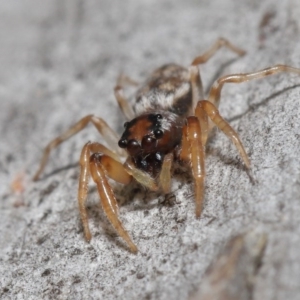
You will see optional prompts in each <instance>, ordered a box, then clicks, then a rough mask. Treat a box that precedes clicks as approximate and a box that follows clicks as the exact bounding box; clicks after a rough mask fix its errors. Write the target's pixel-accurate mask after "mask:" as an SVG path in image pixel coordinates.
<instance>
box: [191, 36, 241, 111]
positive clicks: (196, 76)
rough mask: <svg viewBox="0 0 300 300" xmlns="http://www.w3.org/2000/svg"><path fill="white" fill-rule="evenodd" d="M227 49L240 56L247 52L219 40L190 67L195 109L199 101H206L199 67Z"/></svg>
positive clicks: (224, 40) (221, 39)
mask: <svg viewBox="0 0 300 300" xmlns="http://www.w3.org/2000/svg"><path fill="white" fill-rule="evenodd" d="M222 47H226V48H228V49H229V50H231V51H233V52H235V53H236V54H238V55H239V56H242V55H244V54H245V53H246V52H245V51H244V50H242V49H240V48H238V47H236V46H234V45H233V44H232V43H230V42H229V41H228V40H226V39H224V38H219V39H218V40H217V41H216V42H215V43H214V44H213V45H212V47H211V48H210V49H208V50H207V51H206V52H205V53H204V54H202V55H200V56H197V57H196V58H195V59H194V60H193V62H192V64H191V66H190V67H189V73H190V82H191V87H192V99H193V108H194V107H195V106H196V104H197V101H198V100H199V99H204V92H203V86H202V80H201V76H200V72H199V68H198V65H201V64H204V63H206V62H207V61H208V60H209V59H210V58H211V57H212V56H213V55H214V54H215V53H216V52H217V51H218V50H219V49H220V48H222Z"/></svg>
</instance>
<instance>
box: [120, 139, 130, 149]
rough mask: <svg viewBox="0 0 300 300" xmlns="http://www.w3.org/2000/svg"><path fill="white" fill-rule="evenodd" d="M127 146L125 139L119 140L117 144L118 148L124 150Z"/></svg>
mask: <svg viewBox="0 0 300 300" xmlns="http://www.w3.org/2000/svg"><path fill="white" fill-rule="evenodd" d="M127 144H128V142H127V140H125V139H121V140H119V143H118V145H119V147H120V148H126V147H127Z"/></svg>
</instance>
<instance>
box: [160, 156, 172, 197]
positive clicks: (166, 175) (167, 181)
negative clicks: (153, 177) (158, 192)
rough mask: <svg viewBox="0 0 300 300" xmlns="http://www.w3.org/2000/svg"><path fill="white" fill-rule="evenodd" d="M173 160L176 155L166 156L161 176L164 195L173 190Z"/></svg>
mask: <svg viewBox="0 0 300 300" xmlns="http://www.w3.org/2000/svg"><path fill="white" fill-rule="evenodd" d="M173 159H174V155H173V153H172V152H171V153H168V154H166V155H165V157H164V160H163V164H162V168H161V172H160V174H159V182H160V186H161V188H162V190H163V192H164V194H168V193H170V190H171V167H172V163H173Z"/></svg>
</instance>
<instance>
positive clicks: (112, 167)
mask: <svg viewBox="0 0 300 300" xmlns="http://www.w3.org/2000/svg"><path fill="white" fill-rule="evenodd" d="M98 145H99V144H97V143H94V144H91V143H87V144H86V145H85V146H84V147H83V149H82V152H81V157H80V164H81V172H80V180H79V189H78V203H79V212H80V217H81V220H82V224H83V228H84V235H85V238H86V240H87V241H90V240H91V233H90V230H89V226H88V219H87V211H86V207H85V203H86V199H87V190H88V179H89V173H90V175H91V176H92V178H93V180H94V182H95V183H96V185H97V189H98V193H99V196H100V199H101V204H102V208H103V210H104V212H105V214H106V216H107V218H108V220H109V221H110V223H111V224H112V226H113V227H114V228H115V230H116V231H117V233H118V234H119V236H120V237H122V238H123V239H124V240H125V241H126V243H127V244H128V246H129V247H130V249H131V251H132V252H133V253H136V252H137V247H136V245H135V244H134V243H133V242H132V240H131V238H130V236H129V235H128V233H127V231H126V230H125V228H124V227H123V225H122V222H121V221H120V220H119V218H118V203H117V200H116V198H115V195H114V192H113V190H112V188H111V186H110V185H109V183H108V181H107V178H106V176H108V177H110V178H112V179H113V180H116V181H118V182H120V183H122V184H128V183H129V182H130V181H131V179H132V177H131V176H130V175H129V174H128V173H127V172H126V171H125V170H124V168H123V166H122V164H121V163H120V162H118V161H116V160H114V159H113V158H112V157H109V156H107V155H105V154H102V153H94V154H92V155H91V156H90V153H91V151H92V150H95V149H96V148H97V146H98Z"/></svg>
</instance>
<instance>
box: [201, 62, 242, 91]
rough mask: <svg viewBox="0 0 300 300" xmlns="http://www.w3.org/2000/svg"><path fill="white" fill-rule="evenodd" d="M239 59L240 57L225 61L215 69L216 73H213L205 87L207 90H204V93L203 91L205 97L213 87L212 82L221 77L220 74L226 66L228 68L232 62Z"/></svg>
mask: <svg viewBox="0 0 300 300" xmlns="http://www.w3.org/2000/svg"><path fill="white" fill-rule="evenodd" d="M239 59H240V57H235V58H232V59H230V60H229V61H227V62H225V63H223V64H221V66H220V67H219V68H218V69H217V71H216V72H215V75H214V76H213V77H212V78H211V79H210V80H209V82H208V85H207V88H206V89H205V91H204V93H205V95H208V93H209V91H210V89H211V87H212V86H213V84H214V82H215V81H216V80H218V79H219V78H220V77H221V75H222V73H223V72H224V70H225V69H226V68H227V67H228V66H230V65H231V64H233V63H234V62H236V61H238V60H239Z"/></svg>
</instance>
